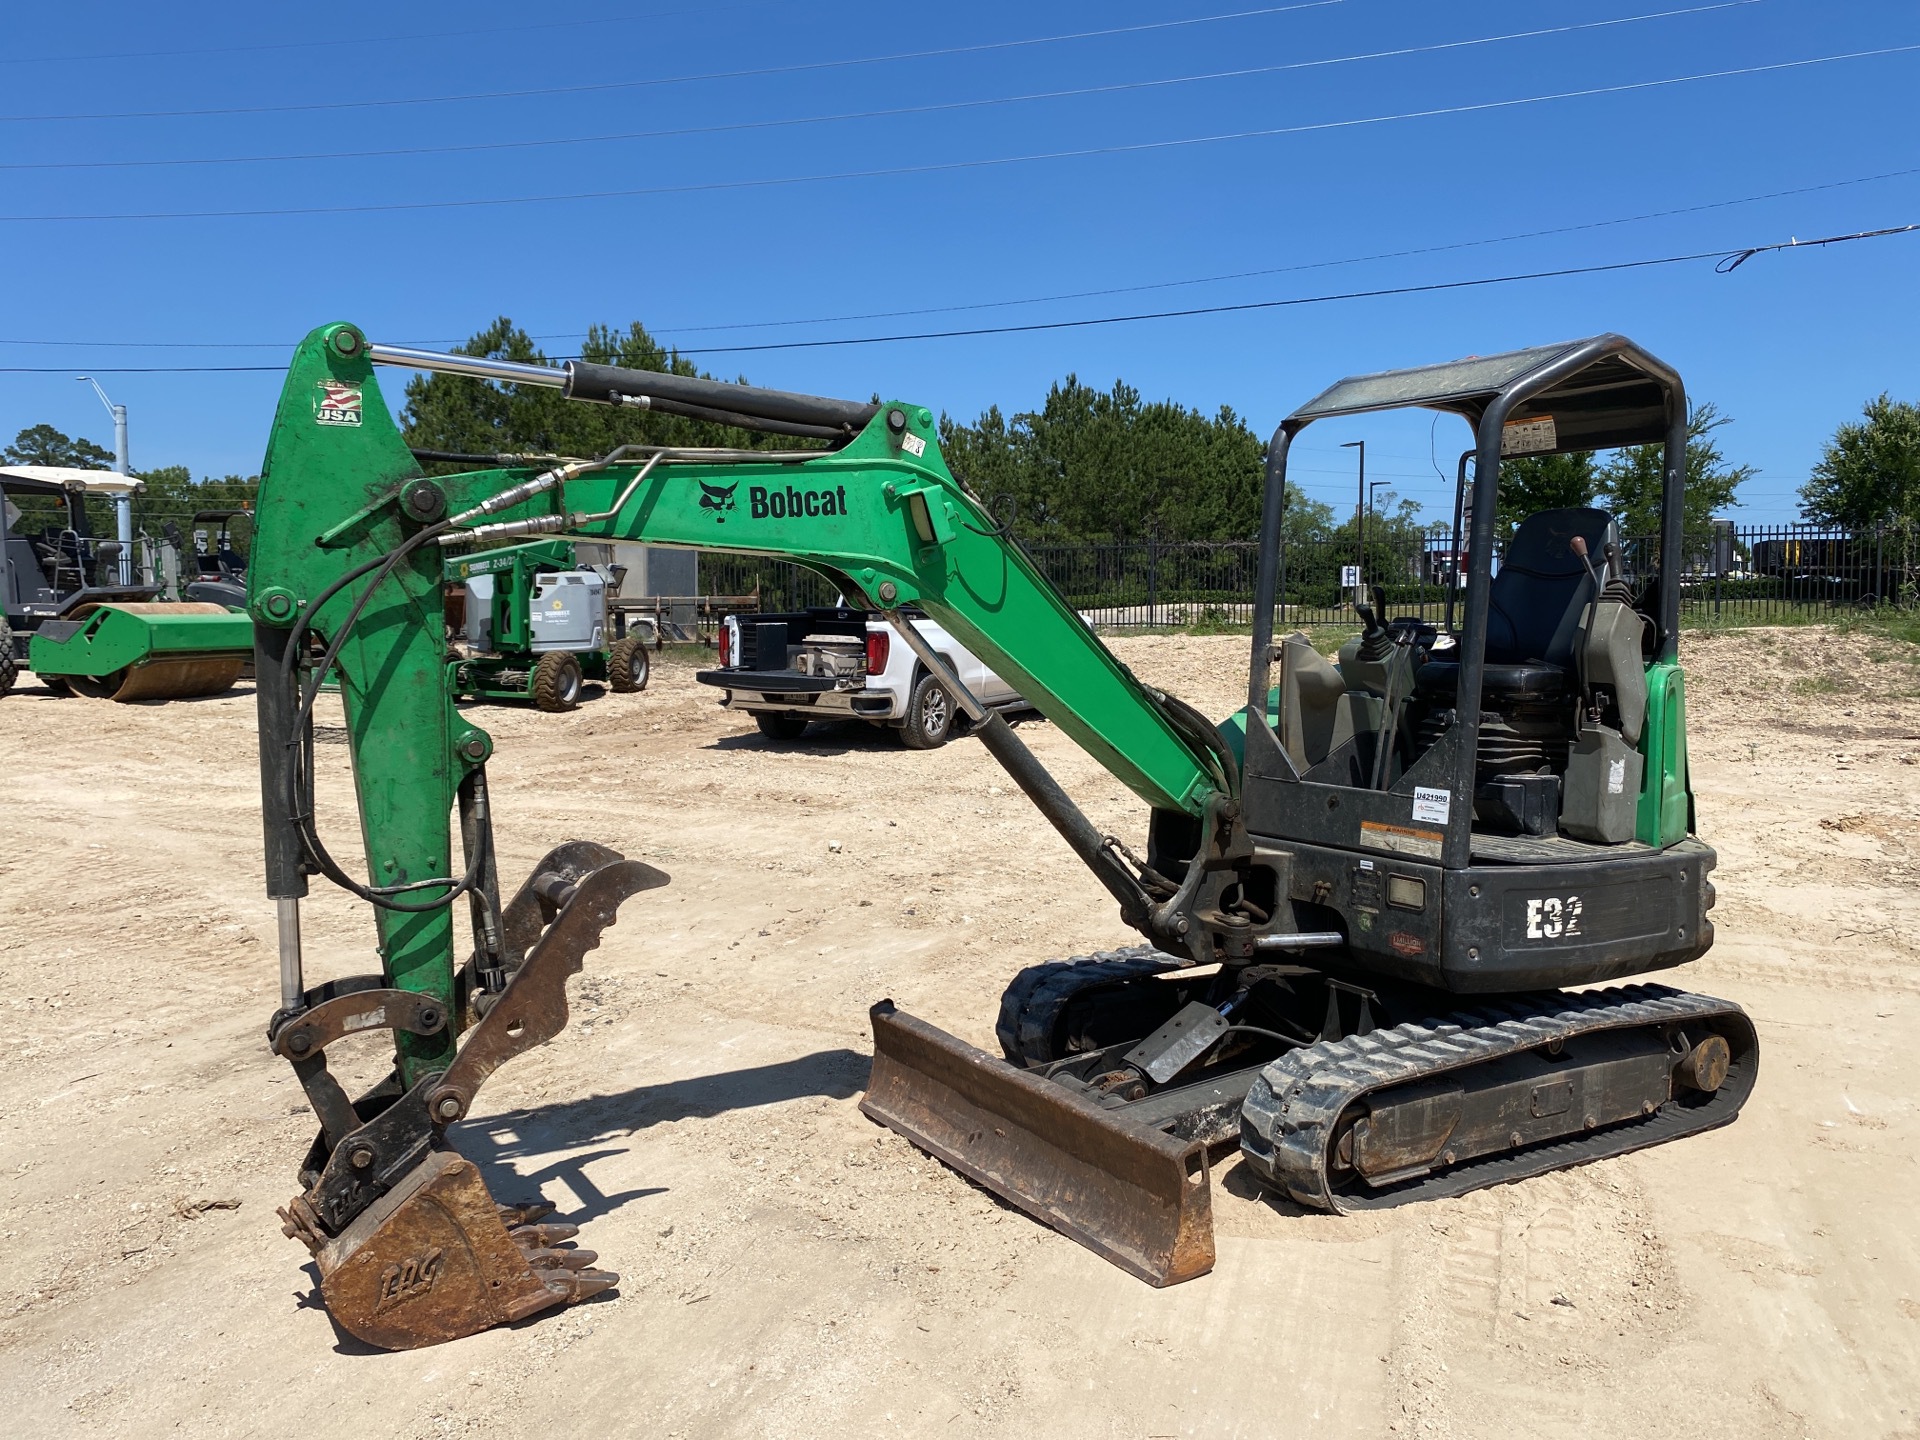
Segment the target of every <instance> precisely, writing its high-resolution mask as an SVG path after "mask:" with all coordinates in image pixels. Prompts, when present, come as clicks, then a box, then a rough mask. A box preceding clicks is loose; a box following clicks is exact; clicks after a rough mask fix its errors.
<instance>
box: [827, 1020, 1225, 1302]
mask: <svg viewBox="0 0 1920 1440" xmlns="http://www.w3.org/2000/svg"><path fill="white" fill-rule="evenodd" d="M871 1015H872V1019H873V1077H872V1079H871V1080H870V1081H869V1082H868V1085H867V1096H866V1099H864V1100H862V1101H861V1102H860V1109H861V1110H862V1111H863V1112H865V1113H866V1114H867V1115H868V1116H870V1117H871V1118H873V1119H875V1120H878V1121H879V1122H880V1123H881V1124H883V1125H885V1126H887V1127H888V1128H889V1129H891V1130H895V1131H897V1132H898V1133H900V1134H901V1135H904V1136H905V1137H906V1138H907V1139H909V1140H911V1141H912V1142H913V1143H914V1144H915V1145H917V1146H919V1147H920V1148H921V1149H922V1150H925V1151H926V1152H927V1153H928V1154H930V1155H933V1156H935V1157H936V1158H938V1159H940V1160H942V1161H945V1162H946V1163H947V1164H948V1165H951V1166H952V1167H953V1168H954V1169H956V1170H958V1171H959V1172H960V1173H961V1174H963V1175H966V1176H968V1177H969V1178H971V1179H973V1180H975V1181H977V1182H979V1183H980V1184H982V1185H984V1186H986V1187H987V1189H989V1190H991V1191H993V1193H994V1194H996V1195H998V1196H1000V1197H1001V1198H1002V1199H1004V1200H1007V1201H1009V1202H1011V1203H1012V1204H1014V1205H1017V1206H1019V1207H1020V1208H1021V1209H1022V1210H1025V1211H1026V1212H1027V1213H1028V1214H1030V1215H1032V1216H1034V1217H1036V1218H1037V1219H1039V1220H1042V1221H1044V1222H1045V1223H1046V1224H1048V1225H1050V1226H1052V1227H1053V1228H1054V1229H1056V1230H1058V1231H1060V1233H1061V1234H1063V1235H1066V1236H1068V1237H1070V1238H1071V1239H1074V1240H1077V1241H1079V1242H1080V1243H1081V1244H1082V1245H1085V1246H1086V1247H1087V1248H1088V1249H1089V1250H1092V1251H1093V1252H1094V1253H1096V1254H1098V1255H1101V1256H1104V1257H1105V1258H1106V1259H1108V1260H1111V1261H1112V1262H1113V1263H1114V1264H1116V1265H1118V1266H1119V1267H1120V1268H1121V1269H1123V1270H1125V1271H1127V1272H1128V1273H1129V1274H1131V1275H1134V1276H1137V1277H1138V1278H1140V1279H1142V1280H1145V1281H1146V1282H1147V1283H1148V1284H1150V1285H1174V1284H1178V1283H1179V1282H1180V1281H1182V1280H1191V1279H1193V1278H1194V1277H1195V1276H1199V1275H1204V1274H1206V1273H1207V1271H1209V1270H1211V1269H1212V1268H1213V1257H1214V1249H1213V1197H1212V1192H1211V1191H1210V1189H1209V1188H1208V1173H1207V1148H1206V1145H1205V1143H1204V1142H1202V1141H1185V1140H1178V1139H1175V1138H1174V1137H1173V1136H1171V1135H1167V1134H1165V1133H1163V1132H1162V1131H1159V1130H1154V1129H1150V1128H1148V1127H1147V1126H1145V1125H1141V1124H1139V1123H1137V1122H1135V1121H1131V1120H1128V1119H1126V1118H1125V1117H1124V1116H1122V1115H1120V1114H1117V1113H1115V1112H1114V1111H1111V1110H1106V1109H1102V1108H1101V1107H1100V1106H1099V1105H1097V1104H1095V1103H1094V1102H1093V1101H1091V1100H1089V1099H1087V1098H1085V1097H1084V1096H1081V1095H1079V1094H1077V1093H1075V1092H1073V1091H1071V1090H1068V1089H1066V1088H1065V1087H1064V1086H1061V1085H1059V1084H1057V1083H1055V1082H1053V1081H1051V1080H1046V1079H1043V1078H1041V1077H1040V1076H1038V1075H1035V1074H1033V1073H1031V1072H1029V1071H1025V1070H1019V1069H1016V1068H1015V1067H1013V1066H1012V1065H1009V1064H1007V1063H1006V1062H1005V1061H1004V1060H1000V1059H998V1058H996V1057H994V1056H991V1055H988V1054H987V1053H986V1052H984V1051H981V1050H976V1049H974V1047H973V1046H971V1045H968V1044H967V1043H966V1042H965V1041H962V1040H959V1039H956V1038H955V1037H954V1036H952V1035H949V1034H947V1033H946V1032H945V1031H944V1030H939V1029H936V1028H935V1027H934V1026H932V1025H929V1024H927V1023H926V1022H925V1021H923V1020H916V1019H915V1018H914V1017H913V1016H911V1015H907V1014H905V1013H903V1012H901V1011H899V1010H897V1009H895V1008H894V1005H893V1002H892V1001H890V1000H883V1001H881V1002H880V1003H879V1004H878V1005H876V1006H874V1007H873V1010H872V1011H871Z"/></svg>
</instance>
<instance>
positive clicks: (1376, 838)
mask: <svg viewBox="0 0 1920 1440" xmlns="http://www.w3.org/2000/svg"><path fill="white" fill-rule="evenodd" d="M1446 838H1447V837H1446V836H1445V835H1444V834H1442V833H1441V832H1440V831H1438V830H1414V829H1411V828H1409V827H1408V826H1405V825H1382V824H1380V823H1379V822H1378V821H1376V820H1362V821H1361V822H1360V843H1361V844H1362V845H1366V846H1369V847H1371V848H1372V849H1375V850H1393V851H1397V852H1398V853H1400V854H1402V855H1419V856H1423V857H1424V858H1426V859H1428V860H1438V859H1439V858H1440V846H1441V845H1442V844H1443V843H1444V842H1445V841H1446Z"/></svg>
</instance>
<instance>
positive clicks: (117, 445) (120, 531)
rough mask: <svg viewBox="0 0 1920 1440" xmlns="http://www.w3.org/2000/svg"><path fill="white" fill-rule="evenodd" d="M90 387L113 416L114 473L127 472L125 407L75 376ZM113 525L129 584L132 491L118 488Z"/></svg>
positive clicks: (89, 378) (93, 381)
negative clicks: (119, 490)
mask: <svg viewBox="0 0 1920 1440" xmlns="http://www.w3.org/2000/svg"><path fill="white" fill-rule="evenodd" d="M75 378H76V379H79V380H84V381H86V382H87V384H89V385H91V386H93V393H94V394H96V395H98V396H99V397H100V403H101V404H102V405H104V406H106V407H107V413H108V414H109V415H111V416H113V468H114V471H115V472H116V473H117V474H121V475H128V474H131V473H132V472H131V471H129V470H128V469H127V407H126V406H124V405H116V404H114V403H113V401H111V400H109V399H108V398H107V392H106V391H104V390H102V389H101V388H100V382H99V381H98V380H96V379H94V378H93V377H92V376H91V375H80V376H76V377H75ZM113 528H114V531H115V538H116V539H117V540H119V542H120V583H121V584H122V585H131V584H132V583H133V491H132V489H131V488H128V489H126V490H122V491H121V492H120V493H119V494H118V495H115V496H114V497H113Z"/></svg>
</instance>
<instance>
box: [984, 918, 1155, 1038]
mask: <svg viewBox="0 0 1920 1440" xmlns="http://www.w3.org/2000/svg"><path fill="white" fill-rule="evenodd" d="M1192 964H1193V962H1192V961H1191V960H1182V959H1179V958H1177V957H1175V956H1172V955H1167V954H1165V953H1163V952H1161V951H1158V950H1156V949H1154V948H1153V946H1151V945H1129V946H1127V947H1126V948H1124V949H1121V950H1102V951H1100V952H1099V953H1097V954H1094V955H1076V956H1074V957H1073V958H1072V959H1071V960H1049V961H1047V962H1046V963H1045V964H1042V965H1029V966H1028V967H1027V968H1026V969H1024V970H1022V971H1021V972H1020V973H1019V974H1018V975H1016V976H1014V977H1013V983H1012V984H1010V985H1009V986H1007V988H1006V991H1005V993H1003V994H1002V995H1001V997H1000V1018H999V1019H998V1020H997V1021H996V1022H995V1023H994V1027H993V1033H994V1034H995V1035H996V1036H998V1037H999V1040H1000V1050H1001V1053H1002V1054H1004V1055H1005V1056H1006V1057H1007V1060H1008V1062H1009V1063H1010V1064H1014V1065H1019V1066H1023V1067H1024V1066H1027V1065H1043V1064H1045V1063H1047V1062H1048V1061H1050V1060H1058V1059H1060V1058H1061V1057H1060V1056H1058V1055H1055V1054H1054V1053H1053V1049H1052V1047H1053V1031H1054V1026H1055V1024H1056V1023H1057V1022H1058V1021H1059V1018H1060V1012H1061V1011H1062V1010H1064V1009H1065V1008H1066V1007H1067V1003H1068V1002H1069V1001H1070V1000H1072V999H1073V997H1074V996H1076V995H1078V994H1079V993H1080V992H1081V991H1083V990H1087V989H1090V988H1094V987H1098V986H1104V985H1113V984H1117V983H1119V982H1120V981H1123V980H1132V979H1134V978H1135V977H1137V976H1141V975H1158V974H1160V973H1161V972H1162V971H1166V970H1182V969H1187V968H1189V967H1190V966H1191V965H1192Z"/></svg>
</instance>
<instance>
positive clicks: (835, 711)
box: [697, 605, 1024, 750]
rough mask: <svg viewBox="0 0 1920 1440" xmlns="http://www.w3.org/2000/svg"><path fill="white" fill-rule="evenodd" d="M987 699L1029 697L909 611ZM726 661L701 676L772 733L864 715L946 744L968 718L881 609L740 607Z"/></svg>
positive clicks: (722, 639) (1005, 704)
mask: <svg viewBox="0 0 1920 1440" xmlns="http://www.w3.org/2000/svg"><path fill="white" fill-rule="evenodd" d="M904 613H905V614H906V615H907V617H908V619H909V621H910V623H911V624H912V625H913V627H914V629H915V630H917V631H918V632H919V633H920V634H921V635H922V636H924V637H925V638H926V641H927V643H928V644H929V645H930V646H932V648H933V650H934V651H935V653H937V654H938V655H939V656H940V658H941V659H942V660H944V661H945V662H946V663H947V665H948V666H949V667H950V668H951V669H952V670H953V672H954V674H955V675H956V676H957V677H958V678H959V680H960V683H961V684H963V685H965V686H966V687H967V689H968V690H970V691H971V692H973V694H974V696H975V698H977V699H978V700H980V702H981V703H982V704H985V705H988V706H991V707H994V708H996V709H1018V708H1022V707H1023V705H1024V702H1023V701H1022V700H1021V698H1020V696H1019V695H1018V694H1017V693H1016V692H1015V691H1014V689H1013V687H1012V686H1010V685H1008V684H1007V683H1006V682H1005V681H1003V680H1002V679H1001V678H1000V677H999V676H997V675H995V674H994V673H993V671H992V670H990V669H988V668H987V666H986V664H985V663H984V662H983V661H982V660H980V659H979V658H978V657H977V656H976V655H974V653H973V652H972V651H971V650H969V649H967V647H966V646H964V645H962V644H961V643H960V642H959V641H958V640H956V639H955V638H954V637H953V636H951V635H949V634H948V633H947V632H946V630H945V629H944V628H942V627H941V626H940V625H939V624H937V623H935V622H934V621H932V620H930V619H928V618H927V617H926V616H925V615H924V614H921V613H920V612H918V611H913V610H908V611H906V612H904ZM719 647H720V657H719V658H720V664H719V666H718V668H716V669H713V670H703V671H701V672H700V673H699V675H698V677H697V678H698V679H699V680H700V682H701V683H702V684H703V685H713V686H717V687H718V688H720V689H722V690H724V691H726V696H725V698H724V699H723V700H722V701H721V702H720V703H721V704H723V705H725V706H726V707H727V708H728V709H730V710H740V711H744V712H745V713H746V714H749V715H751V716H753V718H754V723H755V724H757V725H758V726H759V727H760V730H761V732H762V733H763V734H765V735H768V736H770V737H772V738H773V739H776V740H797V739H799V738H800V736H801V735H802V734H804V733H805V732H806V728H807V726H808V725H809V724H811V723H813V722H815V721H845V720H864V721H866V722H867V723H868V724H871V725H876V726H887V727H890V728H893V729H896V730H898V731H899V732H900V739H901V740H902V742H903V743H905V744H906V745H907V747H908V748H909V749H913V750H932V749H935V748H937V747H938V746H941V745H944V744H946V742H947V741H948V740H949V739H951V738H952V737H953V736H954V735H955V734H956V733H958V732H959V731H960V730H961V729H962V728H963V727H964V724H965V716H964V714H963V712H962V711H961V710H960V707H959V706H958V705H956V704H955V703H954V699H953V697H952V696H951V695H949V694H948V693H947V691H946V687H945V686H943V685H942V684H941V683H940V682H939V681H938V680H936V679H935V678H934V677H933V676H932V675H931V674H929V673H928V672H927V669H926V667H925V666H924V665H922V664H921V663H920V662H919V660H918V658H917V657H916V656H915V655H914V653H913V651H912V650H911V649H910V648H909V647H908V646H907V645H905V644H904V643H903V642H902V641H901V639H900V637H899V636H898V635H897V634H895V633H894V630H893V627H892V626H891V625H889V624H888V623H887V621H886V620H885V619H884V618H883V617H882V616H880V615H878V614H876V613H873V612H870V611H866V610H855V609H852V608H850V607H848V606H845V605H839V606H833V607H817V608H814V609H810V610H799V611H795V612H793V613H791V614H786V615H732V616H728V617H727V619H726V620H724V621H723V622H722V623H721V626H720V633H719Z"/></svg>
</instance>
